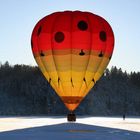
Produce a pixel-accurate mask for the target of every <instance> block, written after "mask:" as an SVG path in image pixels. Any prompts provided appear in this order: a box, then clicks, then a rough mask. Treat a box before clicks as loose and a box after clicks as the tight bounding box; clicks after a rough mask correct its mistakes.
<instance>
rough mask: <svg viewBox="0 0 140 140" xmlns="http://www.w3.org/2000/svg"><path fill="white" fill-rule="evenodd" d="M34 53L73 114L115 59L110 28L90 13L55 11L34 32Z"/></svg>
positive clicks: (42, 69) (37, 25)
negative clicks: (110, 62)
mask: <svg viewBox="0 0 140 140" xmlns="http://www.w3.org/2000/svg"><path fill="white" fill-rule="evenodd" d="M31 42H32V51H33V54H34V57H35V60H36V62H37V64H38V66H39V68H40V69H41V71H42V73H43V74H44V76H45V77H46V79H47V80H48V82H49V83H50V84H51V86H52V87H53V88H54V90H55V91H56V93H57V94H58V95H59V96H60V98H61V99H62V101H63V102H64V104H65V105H66V107H67V108H68V109H69V110H71V111H73V110H75V109H76V107H77V106H78V105H79V103H80V102H81V101H82V99H83V98H84V97H85V96H86V95H87V93H88V92H89V90H90V89H91V88H92V87H93V86H94V85H95V83H96V82H97V81H98V80H99V78H100V77H101V76H102V74H103V72H104V70H105V68H106V67H107V65H108V63H109V61H110V58H111V56H112V52H113V48H114V35H113V31H112V29H111V27H110V25H109V24H108V23H107V22H106V21H105V20H104V19H103V18H101V17H99V16H97V15H94V14H92V13H89V12H80V11H73V12H72V11H65V12H56V13H53V14H51V15H48V16H46V17H44V18H43V19H41V20H40V21H39V22H38V23H37V24H36V26H35V28H34V30H33V33H32V39H31Z"/></svg>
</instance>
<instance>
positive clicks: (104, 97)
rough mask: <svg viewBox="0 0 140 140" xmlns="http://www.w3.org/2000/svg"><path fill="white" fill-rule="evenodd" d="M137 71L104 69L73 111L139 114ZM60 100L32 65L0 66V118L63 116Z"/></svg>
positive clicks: (139, 99) (64, 109) (80, 112)
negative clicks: (100, 76) (99, 77)
mask: <svg viewBox="0 0 140 140" xmlns="http://www.w3.org/2000/svg"><path fill="white" fill-rule="evenodd" d="M139 107H140V72H131V73H127V72H126V71H125V72H123V71H122V69H121V68H117V67H115V66H114V67H112V68H111V69H110V70H109V69H106V70H105V72H104V75H103V76H102V78H101V79H100V80H99V81H98V82H97V83H96V85H95V86H94V87H93V88H92V89H91V91H90V92H89V94H88V95H87V96H86V98H85V99H84V100H83V101H82V103H81V104H80V106H79V107H78V108H77V109H76V113H77V114H81V115H94V116H95V115H104V116H106V115H122V114H124V113H125V114H126V115H131V116H138V115H140V109H139ZM67 112H68V110H67V109H66V108H65V106H64V105H63V103H62V102H61V100H60V98H59V97H58V96H57V95H56V93H55V92H54V90H53V89H52V88H51V86H50V85H49V83H48V82H47V81H46V80H45V78H44V77H43V75H42V73H41V72H40V70H39V69H38V67H36V66H28V65H19V64H17V65H10V64H9V63H8V61H7V62H5V63H4V64H0V115H64V114H66V113H67Z"/></svg>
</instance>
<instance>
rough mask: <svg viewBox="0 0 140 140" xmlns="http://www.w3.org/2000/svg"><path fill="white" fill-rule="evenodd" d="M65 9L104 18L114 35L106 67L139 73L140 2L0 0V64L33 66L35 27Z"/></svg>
mask: <svg viewBox="0 0 140 140" xmlns="http://www.w3.org/2000/svg"><path fill="white" fill-rule="evenodd" d="M64 10H81V11H89V12H92V13H95V14H97V15H100V16H102V17H103V18H105V19H106V20H107V21H108V22H109V23H110V25H111V27H112V29H113V31H114V34H115V49H114V53H113V56H112V59H111V61H110V64H109V66H108V67H109V68H110V67H111V66H117V67H121V68H122V70H123V71H124V70H127V71H128V72H130V71H140V27H139V26H140V0H0V62H1V63H4V62H5V61H9V63H10V64H29V65H36V62H35V60H34V58H33V55H32V51H31V45H30V39H31V33H32V30H33V28H34V26H35V24H36V23H37V22H38V20H40V19H41V18H43V17H44V16H46V15H48V14H50V13H52V12H56V11H64Z"/></svg>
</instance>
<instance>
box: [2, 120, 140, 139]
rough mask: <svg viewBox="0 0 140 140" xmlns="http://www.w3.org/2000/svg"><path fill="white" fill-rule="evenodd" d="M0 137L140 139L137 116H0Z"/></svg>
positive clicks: (139, 123)
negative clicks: (71, 117) (73, 119)
mask: <svg viewBox="0 0 140 140" xmlns="http://www.w3.org/2000/svg"><path fill="white" fill-rule="evenodd" d="M0 140H140V118H126V119H125V120H123V119H122V118H119V117H118V118H115V117H110V118H109V117H78V119H77V121H76V123H68V122H67V119H66V118H65V117H0Z"/></svg>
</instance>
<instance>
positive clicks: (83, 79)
mask: <svg viewBox="0 0 140 140" xmlns="http://www.w3.org/2000/svg"><path fill="white" fill-rule="evenodd" d="M83 80H84V82H85V84H86V87H88V86H87V82H86V79H85V77H84V79H83Z"/></svg>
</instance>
